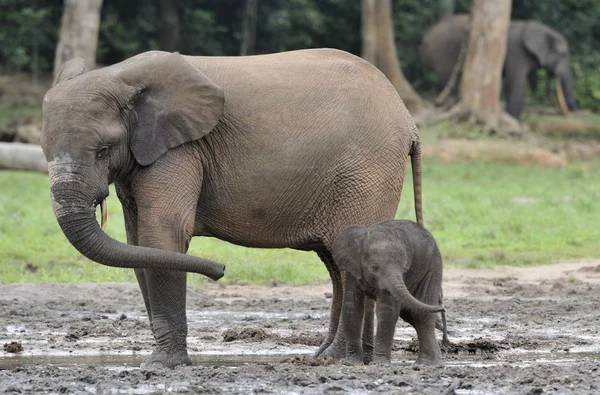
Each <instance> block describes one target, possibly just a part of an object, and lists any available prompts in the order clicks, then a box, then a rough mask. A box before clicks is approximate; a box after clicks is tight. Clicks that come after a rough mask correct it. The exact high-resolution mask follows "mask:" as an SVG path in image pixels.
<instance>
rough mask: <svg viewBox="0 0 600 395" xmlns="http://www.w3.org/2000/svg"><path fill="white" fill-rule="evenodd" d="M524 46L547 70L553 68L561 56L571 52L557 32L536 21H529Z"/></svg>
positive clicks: (524, 34)
mask: <svg viewBox="0 0 600 395" xmlns="http://www.w3.org/2000/svg"><path fill="white" fill-rule="evenodd" d="M523 44H524V45H525V48H527V50H528V51H529V52H531V53H532V54H533V55H534V56H535V57H536V59H537V60H538V62H539V63H540V65H541V66H542V67H546V68H552V66H554V64H555V63H556V61H557V60H558V57H559V55H566V54H568V52H569V47H568V45H567V42H566V40H564V39H562V37H560V35H559V34H558V33H557V32H554V31H552V30H551V29H550V28H548V27H547V26H545V25H543V24H541V23H539V22H535V21H529V22H527V24H526V25H525V29H524V30H523Z"/></svg>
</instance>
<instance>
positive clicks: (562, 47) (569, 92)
mask: <svg viewBox="0 0 600 395" xmlns="http://www.w3.org/2000/svg"><path fill="white" fill-rule="evenodd" d="M523 44H524V46H525V48H526V49H527V51H528V52H529V53H530V54H531V55H533V56H534V57H535V59H536V60H537V62H538V63H539V65H540V66H541V67H543V68H545V69H546V70H548V71H549V72H550V73H551V74H553V75H555V76H556V78H557V82H556V88H557V96H558V101H559V104H560V106H561V110H562V111H563V113H568V111H567V108H568V110H570V111H574V110H575V109H576V101H575V80H574V77H573V70H572V69H571V56H570V54H569V44H568V43H567V40H566V39H565V37H564V36H563V35H562V34H560V33H558V32H557V31H555V30H552V29H550V28H549V27H548V26H546V25H544V24H542V23H539V22H535V21H529V22H527V23H526V25H525V28H524V29H523ZM565 104H566V106H565Z"/></svg>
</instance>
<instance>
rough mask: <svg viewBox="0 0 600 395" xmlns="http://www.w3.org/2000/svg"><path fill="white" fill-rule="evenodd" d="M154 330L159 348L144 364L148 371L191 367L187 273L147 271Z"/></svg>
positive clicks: (149, 302)
mask: <svg viewBox="0 0 600 395" xmlns="http://www.w3.org/2000/svg"><path fill="white" fill-rule="evenodd" d="M144 272H145V273H144V277H145V279H146V286H147V294H148V304H149V306H150V312H149V315H150V316H151V321H150V324H151V327H152V333H153V334H154V339H155V340H156V349H155V350H154V352H153V353H152V355H150V356H149V357H148V358H147V359H146V360H145V361H144V362H143V363H142V367H146V368H173V367H175V366H177V365H191V363H192V361H191V360H190V358H189V356H188V353H187V331H188V328H187V317H186V312H185V307H186V282H187V281H186V280H187V273H185V272H176V271H171V270H148V269H145V270H144Z"/></svg>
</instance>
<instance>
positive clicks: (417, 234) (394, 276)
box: [332, 221, 445, 365]
mask: <svg viewBox="0 0 600 395" xmlns="http://www.w3.org/2000/svg"><path fill="white" fill-rule="evenodd" d="M332 252H333V257H334V260H335V262H336V263H337V264H338V266H339V268H340V269H341V270H344V271H345V276H346V281H345V291H344V305H343V309H342V325H341V327H342V328H343V329H344V331H345V338H346V358H347V359H348V360H350V361H351V362H354V363H359V364H362V363H363V361H365V360H366V361H369V359H370V356H366V358H365V359H363V358H364V357H365V355H363V343H362V341H363V338H364V341H365V350H364V352H365V353H367V354H368V353H369V350H368V349H366V348H368V345H369V344H371V345H372V339H369V336H372V326H373V319H372V314H371V315H370V314H369V311H366V312H365V306H366V308H367V310H368V309H369V308H372V303H365V301H366V300H365V296H367V297H369V298H371V299H374V300H375V301H376V308H375V309H376V314H377V333H376V335H375V350H374V355H373V361H374V362H377V363H390V360H391V352H392V341H393V339H394V331H395V329H396V322H397V321H398V316H400V317H402V319H403V320H404V321H406V322H408V323H409V324H411V325H412V326H413V327H414V328H415V329H416V331H417V336H418V339H419V356H418V358H417V363H418V364H426V365H440V364H442V359H441V352H440V347H439V345H438V343H437V340H436V337H435V322H436V317H437V314H436V313H438V312H442V313H443V312H444V311H445V310H444V307H443V306H440V305H435V304H438V303H440V302H441V297H440V295H441V294H442V257H441V255H440V251H439V250H438V248H437V245H436V243H435V240H434V239H433V236H432V235H431V233H429V232H428V231H427V230H426V229H425V228H423V227H422V226H420V225H418V224H416V223H414V222H412V221H388V222H383V223H379V224H375V225H372V226H368V227H365V226H358V225H354V226H350V227H348V228H346V229H344V231H343V232H342V233H341V234H340V235H339V236H338V237H337V238H336V240H335V242H334V243H333V247H332ZM367 301H368V300H367ZM365 313H366V315H365ZM363 320H364V333H363ZM369 327H370V328H369Z"/></svg>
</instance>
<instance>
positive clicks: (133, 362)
mask: <svg viewBox="0 0 600 395" xmlns="http://www.w3.org/2000/svg"><path fill="white" fill-rule="evenodd" d="M147 355H149V353H146V354H144V355H142V354H128V355H125V354H89V355H68V356H65V355H37V356H14V357H8V358H7V357H4V358H0V367H2V368H4V369H13V368H17V367H26V366H35V365H47V366H56V367H78V366H79V367H85V366H90V365H92V366H102V367H106V368H115V369H117V368H139V366H140V364H141V363H142V362H143V360H144V358H145V357H146V356H147ZM303 356H305V355H304V354H287V355H281V354H278V355H250V354H244V355H190V358H191V359H192V363H193V364H194V365H195V366H232V367H235V366H241V365H244V364H248V363H280V362H283V361H285V360H287V359H291V358H300V357H303Z"/></svg>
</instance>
